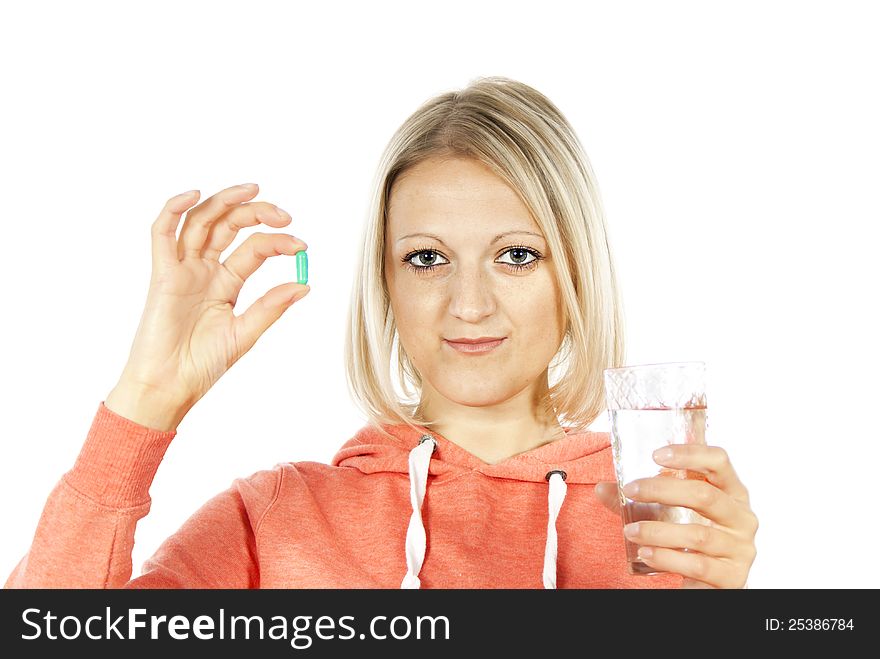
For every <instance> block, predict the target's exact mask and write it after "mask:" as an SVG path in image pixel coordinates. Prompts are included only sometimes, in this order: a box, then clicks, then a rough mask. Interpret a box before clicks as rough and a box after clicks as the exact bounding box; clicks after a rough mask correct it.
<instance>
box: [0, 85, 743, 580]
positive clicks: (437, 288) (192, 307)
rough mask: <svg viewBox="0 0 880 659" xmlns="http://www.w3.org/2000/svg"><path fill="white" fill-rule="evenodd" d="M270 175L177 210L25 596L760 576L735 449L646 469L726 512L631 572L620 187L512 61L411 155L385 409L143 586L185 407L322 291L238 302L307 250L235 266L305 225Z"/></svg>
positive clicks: (376, 221) (382, 349) (399, 160)
mask: <svg viewBox="0 0 880 659" xmlns="http://www.w3.org/2000/svg"><path fill="white" fill-rule="evenodd" d="M257 192H258V189H257V186H256V185H255V184H251V185H243V186H235V187H232V188H228V189H226V190H222V191H220V192H219V193H217V194H216V195H214V196H212V197H210V198H208V199H206V200H205V201H203V202H202V203H200V204H198V205H195V206H194V204H195V203H196V201H197V200H198V197H199V194H198V191H191V192H189V193H184V194H181V195H177V196H176V197H172V198H171V199H169V200H168V202H167V203H166V204H165V207H164V208H163V210H162V212H161V213H160V215H159V217H158V219H157V220H156V221H155V222H154V224H153V228H152V243H153V251H152V255H153V260H152V269H153V273H152V278H151V283H150V290H149V293H148V296H147V302H146V306H145V310H144V314H143V317H142V319H141V323H140V326H139V328H138V331H137V334H136V336H135V339H134V342H133V345H132V350H131V354H130V357H129V361H128V363H127V364H126V366H125V368H124V369H123V372H122V375H121V377H120V379H119V382H118V383H117V385H116V387H115V388H114V389H113V390H112V391H111V392H110V394H109V395H108V396H107V399H106V400H105V401H103V402H102V403H101V404H100V405H99V408H98V411H97V414H96V416H95V419H94V421H93V424H92V428H91V430H90V432H89V435H88V437H87V439H86V442H85V444H84V446H83V448H82V450H81V452H80V455H79V457H78V459H77V461H76V463H75V465H74V466H73V468H72V469H71V470H70V471H69V472H67V473H66V474H65V475H64V476H63V477H62V479H61V480H60V481H59V483H58V484H57V486H56V487H55V489H54V490H53V491H52V493H51V494H50V496H49V499H48V501H47V503H46V507H45V510H44V513H43V516H42V517H41V520H40V523H39V525H38V528H37V531H36V534H35V537H34V541H33V545H32V546H31V549H30V551H29V552H28V554H27V555H26V556H25V557H24V559H23V560H22V561H21V562H20V563H19V565H18V566H17V567H16V568H15V570H14V572H13V573H12V575H11V576H10V577H9V580H8V581H7V584H6V585H7V587H32V588H33V587H89V588H98V587H108V588H116V587H141V588H149V587H163V588H168V587H181V588H259V587H263V588H282V587H342V588H346V587H357V588H360V587H363V588H377V587H378V588H396V587H404V588H418V587H420V586H426V587H445V588H489V587H506V588H533V587H541V586H542V585H543V586H544V587H548V588H553V587H557V586H559V587H569V588H590V587H600V588H677V587H681V586H685V587H727V588H739V587H743V586H744V585H745V583H746V579H747V576H748V572H749V569H750V567H751V564H752V562H753V560H754V557H755V548H754V536H755V532H756V530H757V519H756V517H755V515H754V514H753V513H752V511H751V510H750V508H749V500H748V493H747V491H746V489H745V487H744V486H743V485H742V483H741V482H740V481H739V479H738V478H737V476H736V473H735V472H734V470H733V468H732V466H731V465H730V462H729V460H728V459H727V456H726V454H725V453H724V451H723V450H722V449H720V448H718V447H702V446H679V447H674V448H675V449H676V452H675V453H674V454H673V456H672V457H671V458H669V459H667V460H663V461H658V462H659V463H660V464H663V465H665V466H669V467H676V468H687V469H692V470H698V471H701V472H704V473H705V474H706V475H707V479H708V480H707V481H706V482H703V481H683V480H682V481H679V480H674V479H663V478H654V479H646V480H642V481H640V482H639V485H640V487H639V490H638V493H633V494H632V497H633V498H635V499H637V500H642V501H659V502H662V503H667V504H673V505H683V506H688V507H692V508H694V509H696V510H698V511H699V512H701V513H702V514H703V515H704V516H705V517H707V518H709V519H710V520H711V522H712V524H711V525H709V526H691V525H683V524H682V525H676V524H670V523H666V522H643V523H641V524H639V525H638V526H637V528H636V529H635V530H636V532H635V534H632V535H631V534H630V533H629V531H630V529H628V530H627V531H628V533H627V535H628V537H630V539H631V540H633V541H634V542H636V543H639V544H641V545H643V549H645V550H651V551H650V552H646V553H645V555H644V560H645V561H646V562H647V563H648V564H649V565H651V566H654V567H656V568H657V569H658V570H665V571H666V573H662V574H657V575H652V576H638V575H630V574H628V572H627V570H626V567H625V566H626V562H625V554H624V543H623V538H622V537H621V529H620V517H619V511H618V510H617V508H616V503H615V500H616V487H615V486H614V485H613V483H612V482H611V481H613V479H614V472H613V467H612V462H611V450H610V445H609V438H608V434H607V433H596V432H589V431H587V430H586V428H587V426H588V425H589V424H590V423H591V422H592V421H593V420H594V419H595V418H596V417H597V416H598V415H599V414H600V413H602V412H603V410H604V396H603V390H602V371H603V369H604V368H609V367H616V366H620V365H622V364H623V357H624V347H623V346H624V342H623V325H622V322H621V312H620V305H619V300H618V295H617V287H616V280H615V275H614V269H613V263H612V257H611V253H610V250H609V247H608V242H607V236H606V231H605V224H604V218H603V212H602V208H601V204H600V199H599V194H598V191H597V188H596V184H595V182H594V177H593V174H592V172H591V168H590V165H589V162H588V160H587V158H586V156H585V155H584V153H583V151H582V148H581V146H580V143H579V141H578V140H577V138H576V136H575V134H574V132H573V131H572V129H571V127H570V126H569V124H568V123H567V121H566V120H565V118H564V117H563V116H562V114H561V113H560V112H559V110H558V109H557V108H556V107H555V106H554V105H553V104H552V103H551V102H550V101H549V100H548V99H547V98H545V97H544V96H543V95H541V94H540V93H538V92H537V91H535V90H534V89H532V88H531V87H528V86H527V85H524V84H521V83H518V82H515V81H512V80H509V79H506V78H486V79H479V80H476V81H474V82H473V83H471V84H470V85H469V86H468V87H467V88H465V89H464V90H461V91H459V92H450V93H445V94H442V95H440V96H438V97H436V98H434V99H432V100H430V101H429V102H427V103H425V104H424V105H423V106H422V107H421V108H419V109H418V110H417V111H416V112H415V113H414V114H413V115H412V116H411V117H410V118H409V119H407V121H406V122H405V123H404V124H403V126H401V128H400V129H399V130H398V131H397V133H396V134H395V135H394V137H393V138H392V140H391V142H390V144H389V145H388V148H387V149H386V152H385V154H384V157H383V160H382V162H381V165H380V168H379V176H378V178H377V185H376V188H375V196H374V198H373V200H372V208H371V213H370V216H369V220H368V222H367V224H366V227H365V231H364V233H363V236H362V241H363V249H362V252H361V253H362V259H361V264H360V273H359V277H358V280H357V282H356V285H355V286H354V288H353V291H352V300H351V313H350V322H349V326H348V332H347V342H346V360H347V369H348V376H349V383H350V387H351V392H352V394H353V397H354V399H355V401H356V403H357V404H358V405H359V406H360V407H361V409H362V411H363V412H364V413H365V414H366V416H367V418H368V420H369V422H368V423H367V425H366V426H365V427H364V428H362V429H361V430H360V431H359V432H358V433H356V434H355V436H354V437H352V438H351V439H349V440H348V441H347V442H345V444H344V445H343V446H342V447H341V448H340V450H339V451H338V453H337V454H336V456H335V457H334V458H333V460H332V461H331V464H330V465H323V464H318V463H314V462H300V463H283V464H279V465H277V466H275V467H274V468H273V469H271V470H266V471H260V472H257V473H256V474H254V475H252V476H250V477H248V478H242V479H237V480H236V481H235V482H234V483H233V485H232V486H231V487H230V488H229V489H228V490H227V491H225V492H223V493H221V494H219V495H217V496H216V497H214V498H213V499H211V500H210V501H209V502H208V503H206V504H205V505H204V506H203V507H202V508H201V509H199V510H198V511H197V512H196V513H195V514H194V515H193V516H192V517H190V519H189V520H187V522H186V523H185V524H184V525H183V526H182V527H181V529H180V530H179V531H178V532H177V533H175V534H174V535H172V536H171V537H170V538H168V539H167V540H166V541H165V542H164V543H163V544H162V545H161V546H160V547H159V549H158V550H157V551H156V553H155V554H154V555H153V556H152V557H151V558H150V559H149V560H148V561H147V562H146V563H145V565H144V568H143V573H142V575H141V576H138V577H136V578H134V579H132V578H131V577H132V565H131V550H132V547H133V541H134V530H135V525H136V523H137V521H138V520H139V519H140V518H142V517H143V516H144V515H146V514H147V512H148V510H149V507H150V498H149V494H148V491H149V486H150V484H151V482H152V480H153V477H154V475H155V473H156V470H157V469H158V465H159V463H160V461H161V460H162V457H163V455H164V453H165V450H166V449H167V447H168V445H169V443H170V442H171V440H172V439H173V438H174V436H175V434H176V430H175V429H176V428H177V425H178V424H179V423H180V420H181V419H182V418H183V417H184V415H185V414H186V413H187V412H188V411H189V410H190V409H191V408H192V406H193V405H194V404H195V403H196V402H197V401H198V400H200V399H201V397H202V396H204V395H205V393H206V392H207V391H208V390H209V389H210V387H211V386H212V385H213V384H214V383H215V382H216V381H217V380H218V379H219V378H220V377H221V375H222V374H223V373H224V372H225V371H226V370H228V369H229V368H230V367H231V366H232V364H234V363H235V362H236V361H237V360H238V359H239V358H240V357H241V356H242V355H243V354H244V353H246V352H247V351H248V350H250V349H251V347H252V346H253V345H254V343H255V342H256V340H257V339H258V338H259V337H260V336H261V335H262V334H263V332H265V331H266V329H267V328H268V327H269V326H270V325H272V323H274V322H275V321H276V320H277V319H278V318H279V317H280V316H281V315H282V314H283V313H284V312H285V311H286V310H287V309H288V308H289V307H290V306H291V305H292V304H294V303H295V302H297V301H298V300H300V299H302V298H303V297H304V296H305V295H307V294H308V292H309V290H310V289H309V287H308V286H307V285H305V284H301V283H290V284H284V285H281V286H278V287H275V288H273V289H272V290H270V291H269V292H268V293H267V294H266V295H264V296H263V297H262V298H260V299H259V300H257V301H256V302H254V304H253V305H251V307H250V308H249V309H248V310H247V311H246V312H245V313H244V314H242V315H241V316H239V317H236V316H235V315H234V314H233V307H234V305H235V301H236V298H237V295H238V292H239V291H240V290H241V287H242V285H243V283H244V281H245V280H246V279H247V278H248V277H249V276H250V275H251V274H253V273H254V272H255V271H256V270H257V269H258V268H259V267H260V265H261V264H262V263H263V262H264V261H265V259H266V258H268V257H270V256H275V255H278V254H288V255H293V254H296V253H297V252H299V251H301V250H304V249H306V248H307V246H306V244H305V243H304V242H303V241H301V240H299V239H298V238H296V237H294V236H291V235H285V234H280V233H254V234H253V235H251V236H250V237H249V238H248V239H247V240H246V241H245V242H244V243H242V245H241V246H239V247H238V248H237V249H236V250H235V251H234V252H233V253H232V254H230V255H229V257H228V258H227V259H226V260H225V261H223V262H222V263H221V262H220V261H219V257H220V255H221V253H222V252H223V250H224V249H226V248H227V247H228V246H229V245H230V244H231V243H232V241H233V240H234V239H235V237H236V234H237V232H238V230H239V229H240V228H242V227H247V226H254V225H257V224H259V223H263V224H266V225H268V226H270V227H275V228H278V227H283V226H286V225H287V224H289V223H290V222H291V217H290V215H288V214H287V213H285V212H284V211H282V210H280V209H278V208H277V207H276V206H274V205H273V204H270V203H267V202H262V201H260V202H255V201H251V200H252V199H254V197H255V196H256V194H257ZM185 212H186V220H185V221H184V224H183V227H182V229H181V231H180V235H179V237H178V236H177V235H176V231H177V227H178V224H179V222H180V219H181V216H182V214H183V213H185ZM395 352H396V353H397V354H396V357H395V356H394V353H395ZM395 360H396V362H397V367H396V369H389V366H390V365H391V364H392V362H393V361H395ZM394 370H396V372H397V373H396V375H397V381H396V382H395V378H394V377H392V371H394ZM557 371H559V373H558V376H559V377H557V378H553V380H554V381H553V384H552V386H551V374H557ZM395 385H397V387H398V388H399V389H400V390H401V393H402V394H403V396H404V398H407V400H401V399H400V398H399V397H398V395H397V394H396V393H395ZM685 449H686V450H685ZM685 548H687V549H688V550H690V551H688V552H685V551H682V549H685Z"/></svg>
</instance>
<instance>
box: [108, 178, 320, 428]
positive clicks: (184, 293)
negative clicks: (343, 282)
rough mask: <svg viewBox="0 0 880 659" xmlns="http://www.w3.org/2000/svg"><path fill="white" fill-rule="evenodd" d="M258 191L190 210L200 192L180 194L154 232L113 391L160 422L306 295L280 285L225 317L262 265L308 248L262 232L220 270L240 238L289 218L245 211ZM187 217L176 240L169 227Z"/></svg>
mask: <svg viewBox="0 0 880 659" xmlns="http://www.w3.org/2000/svg"><path fill="white" fill-rule="evenodd" d="M258 191H259V188H258V186H257V185H256V184H255V183H251V184H246V185H238V186H234V187H231V188H227V189H225V190H221V191H220V192H218V193H217V194H215V195H214V196H212V197H209V198H208V199H206V200H205V201H203V202H202V203H200V204H198V205H197V206H195V207H193V204H195V203H196V202H197V201H198V199H199V191H198V190H193V191H191V192H188V193H183V194H179V195H177V196H175V197H172V198H171V199H169V200H168V201H167V202H166V203H165V207H164V208H163V209H162V212H161V213H159V217H158V218H157V219H156V221H155V222H154V223H153V226H152V243H153V248H152V254H153V259H152V276H151V278H150V288H149V291H148V293H147V301H146V305H145V307H144V312H143V315H142V316H141V321H140V325H139V326H138V329H137V334H136V335H135V338H134V342H133V343H132V347H131V353H130V354H129V359H128V363H127V364H126V365H125V368H124V370H123V372H122V375H121V376H120V380H119V384H117V390H119V389H120V388H125V390H126V394H128V395H131V392H132V391H137V392H139V394H142V395H144V396H145V397H148V398H149V399H150V400H152V401H161V403H157V404H161V405H162V406H164V409H163V410H162V412H163V413H165V414H168V415H170V416H172V417H173V418H174V420H175V421H179V420H180V419H182V418H183V415H184V414H186V412H187V411H189V409H190V408H191V407H192V406H193V405H195V403H196V402H197V401H198V400H199V399H200V398H202V396H204V395H205V394H206V393H207V391H208V390H209V389H210V388H211V387H212V386H213V385H214V383H215V382H217V380H219V379H220V376H222V375H223V374H224V373H225V372H226V371H227V370H228V369H229V368H230V367H231V366H232V365H233V364H234V363H235V362H236V361H238V360H239V358H241V356H242V355H244V354H245V353H246V352H247V351H248V350H250V349H251V348H252V347H253V345H254V343H256V341H257V339H259V338H260V336H262V334H263V333H264V332H265V331H266V330H267V329H268V328H269V326H270V325H272V324H273V323H274V322H275V321H276V320H278V319H279V318H280V317H281V315H282V314H283V313H284V312H285V311H286V310H287V309H288V308H289V307H290V306H291V305H292V304H293V303H294V302H296V301H298V300H299V299H301V298H302V297H304V296H305V295H307V294H308V292H309V290H310V288H309V286H308V285H305V284H298V283H286V284H281V285H280V286H276V287H275V288H272V289H270V290H269V291H268V292H267V293H266V294H265V295H263V296H262V297H261V298H259V299H258V300H256V301H255V302H254V303H253V304H252V305H251V306H250V307H249V308H248V309H247V311H245V312H244V313H243V314H241V315H239V316H236V315H234V314H233V307H234V306H235V302H236V300H237V299H238V294H239V292H240V291H241V288H242V286H243V285H244V282H245V281H246V280H247V278H248V277H250V276H251V275H252V274H253V273H254V272H256V270H257V269H258V268H259V267H260V266H261V265H262V264H263V262H264V261H265V260H266V259H267V258H269V257H272V256H277V255H279V254H287V255H294V254H296V253H297V252H299V251H301V250H304V249H306V248H307V247H308V246H307V245H306V244H305V243H304V242H303V241H302V240H299V239H298V238H296V237H294V236H291V235H287V234H281V233H261V232H260V233H254V234H252V235H250V236H248V238H247V240H245V241H244V242H243V243H242V244H241V245H239V247H238V248H236V249H235V251H233V252H232V253H231V254H230V255H229V257H228V258H227V259H226V260H225V261H223V262H222V263H221V262H220V261H219V257H220V254H221V252H223V250H224V249H226V248H227V247H228V246H229V245H230V244H231V243H232V242H233V240H234V239H235V237H236V235H237V234H238V231H239V229H241V228H244V227H250V226H254V225H257V224H259V223H261V222H262V223H263V224H266V225H268V226H271V227H275V228H279V227H283V226H286V225H287V224H289V223H290V221H291V217H290V215H289V214H287V213H286V212H285V211H282V210H281V209H279V208H278V207H277V206H275V205H274V204H270V203H267V202H264V201H258V202H250V203H248V202H249V201H250V200H251V199H253V198H254V197H255V196H256V194H257V192H258ZM187 209H189V211H188V212H187V213H186V220H185V221H184V224H183V228H182V229H181V231H180V237H179V238H178V237H176V232H177V226H178V224H179V223H180V218H181V215H182V214H183V213H184V212H186V211H187ZM108 400H109V397H108ZM172 408H174V409H172ZM169 425H172V426H176V423H171V424H169Z"/></svg>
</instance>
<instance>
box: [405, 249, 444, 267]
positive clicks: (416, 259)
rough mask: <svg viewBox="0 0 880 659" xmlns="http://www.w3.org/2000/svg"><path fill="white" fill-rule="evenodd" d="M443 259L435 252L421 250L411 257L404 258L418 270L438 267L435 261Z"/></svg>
mask: <svg viewBox="0 0 880 659" xmlns="http://www.w3.org/2000/svg"><path fill="white" fill-rule="evenodd" d="M438 258H441V259H442V258H443V257H442V256H440V255H439V254H438V253H437V252H434V251H431V250H422V251H421V252H416V253H415V254H413V255H412V256H407V257H406V262H407V263H408V264H409V265H410V266H412V267H414V268H416V269H420V270H425V269H431V268H433V267H434V266H436V265H438V263H437V259H438ZM441 265H442V264H441Z"/></svg>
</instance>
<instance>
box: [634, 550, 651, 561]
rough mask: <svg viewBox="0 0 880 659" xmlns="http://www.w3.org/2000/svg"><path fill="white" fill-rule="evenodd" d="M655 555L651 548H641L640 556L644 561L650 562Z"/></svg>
mask: <svg viewBox="0 0 880 659" xmlns="http://www.w3.org/2000/svg"><path fill="white" fill-rule="evenodd" d="M653 555H654V550H653V549H651V548H650V547H639V553H638V556H639V558H640V559H642V560H643V561H644V560H650V559H651V557H652V556H653Z"/></svg>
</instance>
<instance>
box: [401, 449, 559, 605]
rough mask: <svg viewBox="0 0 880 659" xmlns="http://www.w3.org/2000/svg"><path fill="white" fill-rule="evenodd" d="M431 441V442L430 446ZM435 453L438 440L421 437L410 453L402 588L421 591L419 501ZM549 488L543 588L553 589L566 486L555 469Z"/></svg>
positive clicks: (549, 476)
mask: <svg viewBox="0 0 880 659" xmlns="http://www.w3.org/2000/svg"><path fill="white" fill-rule="evenodd" d="M429 441H430V443H429ZM436 450H437V441H436V440H435V439H434V438H433V437H431V436H430V435H422V437H421V439H420V440H419V443H418V445H417V446H416V447H415V448H413V449H412V450H411V451H410V452H409V499H410V503H411V504H412V515H411V516H410V518H409V526H408V527H407V529H406V575H404V577H403V581H402V582H401V584H400V587H401V588H420V587H421V585H422V582H421V581H420V580H419V572H420V571H421V569H422V563H424V561H425V549H426V548H427V535H426V533H425V526H424V524H423V522H422V502H424V500H425V490H426V489H427V487H428V468H429V465H430V463H431V455H433V453H434V451H436ZM545 479H546V480H547V481H549V483H550V486H549V487H548V488H547V505H548V512H549V518H548V520H547V543H546V545H545V546H544V573H543V579H544V588H556V556H557V548H558V545H557V537H556V518H557V517H558V516H559V510H560V509H561V508H562V502H563V501H565V493H566V491H567V489H568V486H567V485H566V484H565V479H566V473H565V472H564V471H562V470H559V469H555V470H553V471H550V472H548V473H547V475H546V476H545Z"/></svg>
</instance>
